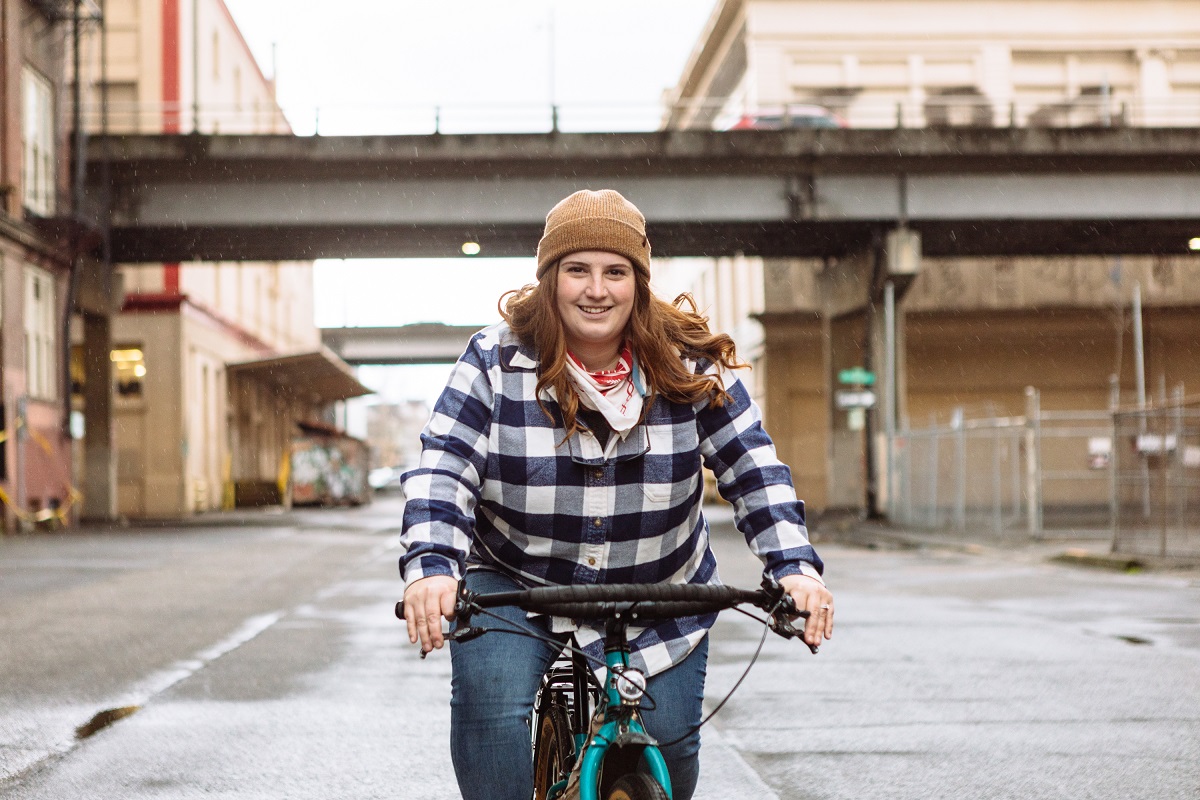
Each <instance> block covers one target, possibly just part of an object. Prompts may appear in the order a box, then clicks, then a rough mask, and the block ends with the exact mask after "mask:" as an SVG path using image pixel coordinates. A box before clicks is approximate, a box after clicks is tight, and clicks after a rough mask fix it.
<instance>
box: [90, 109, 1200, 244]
mask: <svg viewBox="0 0 1200 800" xmlns="http://www.w3.org/2000/svg"><path fill="white" fill-rule="evenodd" d="M88 147H89V151H88V158H89V166H88V198H89V202H90V203H91V206H92V208H93V213H95V214H96V215H99V214H101V211H100V210H99V209H102V208H103V207H104V206H105V204H106V202H107V201H108V200H109V199H111V203H112V206H111V207H112V217H111V221H112V239H111V241H112V248H113V258H114V260H115V261H118V262H154V261H186V260H192V259H202V260H221V261H224V260H275V259H279V260H283V259H312V258H321V257H347V258H350V257H411V256H423V257H428V256H456V255H460V254H461V251H460V248H461V245H462V244H463V242H466V241H474V242H478V243H479V244H480V246H481V248H482V250H481V255H484V256H514V255H516V256H531V255H532V254H533V252H534V249H535V247H536V243H537V240H538V237H539V235H540V233H541V229H542V223H543V220H544V217H545V213H546V211H547V210H548V209H549V207H550V206H551V205H552V204H553V203H554V202H555V201H557V200H558V199H560V198H561V197H563V196H565V195H566V194H568V193H569V192H571V191H573V190H575V189H578V188H584V187H591V188H597V187H604V186H608V187H613V188H617V189H619V190H620V191H622V192H623V193H625V194H626V195H627V196H629V197H630V198H631V199H632V200H633V201H634V202H636V203H637V204H638V206H639V207H640V208H641V209H642V210H643V211H644V212H645V213H646V216H647V218H648V221H649V225H650V230H651V234H650V235H651V238H652V241H653V243H654V253H655V255H656V256H696V255H721V254H731V253H734V252H739V251H740V252H743V253H746V254H749V255H762V256H824V255H840V254H844V253H847V252H851V251H856V250H861V249H863V248H864V247H865V246H866V245H868V244H869V243H870V242H871V241H872V239H873V237H874V236H876V235H877V234H878V232H879V231H880V230H883V229H887V228H890V227H893V226H895V225H896V224H897V222H898V221H907V223H908V224H909V225H910V226H911V227H912V228H914V229H916V230H917V231H919V232H920V233H921V235H922V249H923V252H924V253H925V254H926V255H931V256H935V255H988V254H994V255H1044V254H1058V255H1061V254H1089V253H1181V252H1185V251H1186V249H1187V242H1188V240H1189V239H1190V238H1192V237H1195V236H1200V131H1197V130H1194V129H1181V128H1169V129H1148V128H1077V129H1046V128H1013V129H978V128H954V129H947V128H941V129H935V128H927V129H898V130H791V131H661V132H652V133H605V134H562V133H550V134H486V135H476V134H470V135H438V134H435V135H429V136H390V137H381V136H366V137H294V136H229V135H221V136H213V135H184V136H112V137H108V138H93V139H91V140H90V142H89V144H88Z"/></svg>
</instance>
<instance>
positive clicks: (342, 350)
mask: <svg viewBox="0 0 1200 800" xmlns="http://www.w3.org/2000/svg"><path fill="white" fill-rule="evenodd" d="M483 327H485V326H484V325H483V324H480V325H444V324H442V323H440V322H422V323H417V324H415V325H402V326H400V327H395V328H322V329H321V341H322V342H323V343H324V344H325V346H326V347H328V348H329V349H330V350H332V351H333V352H335V353H337V354H338V355H339V356H341V358H342V360H343V361H345V362H346V363H348V364H352V365H354V366H360V365H363V364H452V363H454V362H455V361H457V360H458V357H459V356H461V355H462V354H463V351H464V350H466V349H467V342H468V341H469V340H470V338H471V337H472V336H473V335H474V334H475V333H476V332H477V331H479V330H480V329H481V328H483Z"/></svg>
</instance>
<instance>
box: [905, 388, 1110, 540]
mask: <svg viewBox="0 0 1200 800" xmlns="http://www.w3.org/2000/svg"><path fill="white" fill-rule="evenodd" d="M1113 441H1114V435H1113V415H1112V413H1111V412H1108V411H1043V410H1042V409H1041V403H1040V397H1039V394H1038V392H1037V391H1036V390H1034V389H1028V390H1027V392H1026V413H1025V414H1024V415H1022V416H1013V417H985V418H979V419H970V418H968V416H967V414H966V413H965V411H964V410H963V409H961V408H960V409H955V410H954V412H953V413H952V415H951V418H950V420H949V422H948V423H947V424H944V425H937V424H931V425H930V426H929V427H928V428H924V429H906V430H904V431H902V432H899V433H897V434H896V436H895V437H894V439H893V441H892V443H891V446H890V447H889V448H888V452H890V453H891V454H892V455H891V458H892V459H893V460H892V467H893V469H892V471H891V475H892V477H891V486H890V488H891V490H892V491H891V492H890V493H889V498H890V499H889V503H888V514H889V517H890V518H891V519H892V520H894V521H895V522H897V523H898V524H901V525H906V526H910V527H916V528H926V529H946V530H959V531H966V530H971V531H975V532H991V533H994V534H996V535H998V536H1004V535H1012V536H1015V535H1031V536H1040V535H1043V534H1044V533H1046V532H1051V531H1052V532H1054V534H1055V535H1056V536H1062V535H1065V534H1080V535H1087V536H1096V535H1106V532H1107V531H1108V530H1109V527H1110V524H1111V506H1112V503H1111V496H1112V491H1113V479H1112V473H1113V469H1114V466H1113V463H1112V445H1113Z"/></svg>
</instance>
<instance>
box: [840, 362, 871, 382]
mask: <svg viewBox="0 0 1200 800" xmlns="http://www.w3.org/2000/svg"><path fill="white" fill-rule="evenodd" d="M838 383H856V384H858V385H859V386H874V385H875V373H874V372H868V371H867V370H865V369H863V368H862V367H851V368H850V369H844V370H841V371H840V372H838Z"/></svg>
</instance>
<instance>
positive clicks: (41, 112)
mask: <svg viewBox="0 0 1200 800" xmlns="http://www.w3.org/2000/svg"><path fill="white" fill-rule="evenodd" d="M21 193H22V197H21V200H22V202H23V204H24V205H25V207H26V208H28V209H29V210H30V211H32V212H33V213H34V214H37V215H39V216H42V217H49V216H51V215H52V214H54V87H53V86H52V85H51V84H50V81H48V80H46V79H45V78H43V77H42V76H41V75H39V74H38V73H36V72H34V71H33V70H32V69H30V68H29V67H23V68H22V69H21Z"/></svg>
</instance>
